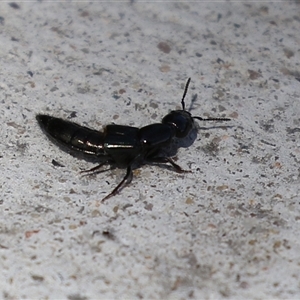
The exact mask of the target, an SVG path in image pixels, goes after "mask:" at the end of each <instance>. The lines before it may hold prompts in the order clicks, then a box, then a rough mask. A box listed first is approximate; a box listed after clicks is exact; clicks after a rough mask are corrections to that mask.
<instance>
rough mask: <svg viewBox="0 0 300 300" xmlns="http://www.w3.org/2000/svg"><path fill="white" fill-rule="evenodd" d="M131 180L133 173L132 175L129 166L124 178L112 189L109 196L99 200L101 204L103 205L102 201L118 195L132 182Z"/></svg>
mask: <svg viewBox="0 0 300 300" xmlns="http://www.w3.org/2000/svg"><path fill="white" fill-rule="evenodd" d="M132 178H133V173H132V168H131V165H130V166H128V167H127V172H126V175H125V176H124V178H123V179H122V181H121V182H120V183H119V184H118V185H117V186H116V187H115V188H114V189H113V191H112V192H111V193H110V194H108V195H107V196H105V197H104V198H103V199H102V200H101V202H102V203H103V202H104V201H106V200H107V199H109V198H110V197H112V196H115V195H116V194H118V193H119V192H120V191H121V190H122V189H123V188H124V187H125V185H127V184H129V183H130V182H131V181H132Z"/></svg>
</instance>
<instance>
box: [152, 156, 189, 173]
mask: <svg viewBox="0 0 300 300" xmlns="http://www.w3.org/2000/svg"><path fill="white" fill-rule="evenodd" d="M147 160H148V161H149V162H153V163H158V164H167V163H170V164H171V165H172V167H173V168H174V169H175V171H176V172H177V173H190V172H191V171H189V170H184V169H182V168H181V167H180V166H179V165H177V164H176V163H175V161H174V160H173V159H172V158H171V157H152V158H150V159H149V158H148V159H147Z"/></svg>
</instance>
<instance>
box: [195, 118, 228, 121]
mask: <svg viewBox="0 0 300 300" xmlns="http://www.w3.org/2000/svg"><path fill="white" fill-rule="evenodd" d="M193 119H197V120H200V121H231V119H229V118H206V119H205V118H201V117H193Z"/></svg>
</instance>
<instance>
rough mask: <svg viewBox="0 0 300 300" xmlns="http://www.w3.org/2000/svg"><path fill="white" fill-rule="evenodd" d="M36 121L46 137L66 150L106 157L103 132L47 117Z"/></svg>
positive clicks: (41, 117) (41, 116)
mask: <svg viewBox="0 0 300 300" xmlns="http://www.w3.org/2000/svg"><path fill="white" fill-rule="evenodd" d="M36 119H37V121H38V123H39V125H40V126H41V128H42V130H43V131H44V132H45V133H46V135H47V136H48V137H49V138H50V139H51V140H52V141H54V142H55V143H57V144H58V145H59V146H62V147H63V148H65V149H66V150H68V149H70V150H75V151H78V152H81V153H84V154H91V155H97V156H103V155H105V152H104V149H103V140H104V133H103V132H100V131H97V130H93V129H89V128H87V127H84V126H80V125H78V124H76V123H73V122H69V121H65V120H62V119H59V118H55V117H51V116H47V115H37V116H36Z"/></svg>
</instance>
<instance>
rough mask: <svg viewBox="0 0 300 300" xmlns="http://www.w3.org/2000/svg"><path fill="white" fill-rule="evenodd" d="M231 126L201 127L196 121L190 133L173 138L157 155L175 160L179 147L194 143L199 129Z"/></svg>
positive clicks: (159, 165)
mask: <svg viewBox="0 0 300 300" xmlns="http://www.w3.org/2000/svg"><path fill="white" fill-rule="evenodd" d="M232 127H234V126H227V125H213V126H206V127H202V126H199V125H198V123H197V125H195V126H194V128H193V129H192V130H191V132H190V134H189V135H188V136H187V137H185V138H180V139H179V138H175V139H174V140H173V142H172V143H171V144H170V145H169V146H166V147H164V148H163V149H162V151H161V152H160V153H159V156H162V157H170V158H173V159H175V161H176V160H177V154H178V150H179V148H188V147H190V146H192V145H193V144H194V142H195V141H196V140H197V139H198V133H199V131H200V130H201V131H204V130H205V131H206V130H207V131H208V130H211V129H223V130H224V129H228V128H232ZM145 164H150V165H155V166H158V167H160V168H163V169H167V170H173V171H174V170H175V171H176V169H175V168H174V167H173V166H172V165H170V164H167V163H155V162H147V163H145Z"/></svg>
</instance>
